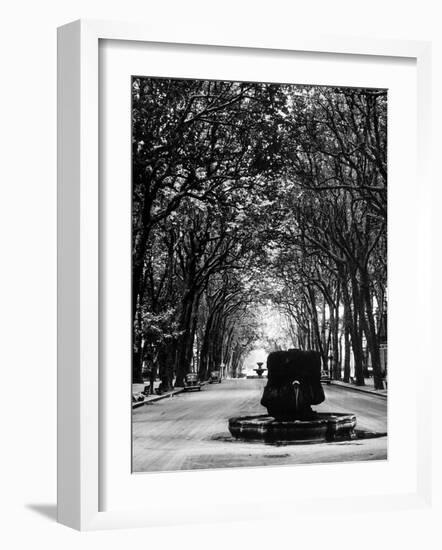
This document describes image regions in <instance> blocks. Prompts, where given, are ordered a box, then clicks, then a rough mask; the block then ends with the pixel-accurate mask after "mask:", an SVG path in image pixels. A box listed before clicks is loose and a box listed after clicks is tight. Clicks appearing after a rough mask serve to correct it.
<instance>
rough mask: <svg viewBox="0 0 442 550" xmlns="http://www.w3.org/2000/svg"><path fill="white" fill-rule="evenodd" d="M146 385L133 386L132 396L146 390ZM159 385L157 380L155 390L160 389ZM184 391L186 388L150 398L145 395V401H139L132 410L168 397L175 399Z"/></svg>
mask: <svg viewBox="0 0 442 550" xmlns="http://www.w3.org/2000/svg"><path fill="white" fill-rule="evenodd" d="M206 384H208V382H207V381H205V382H202V383H201V385H202V386H205V385H206ZM146 385H147V383H146V384H132V394H134V393H141V392H142V391H143V390H144V386H146ZM159 385H160V382H159V381H158V380H157V381H156V382H155V384H154V388H155V389H156V388H158V386H159ZM183 391H184V388H176V389H173V390H171V391H168V392H165V393H162V394H161V395H157V394H155V393H154V394H151V395H148V396H146V395H145V396H144V401H138V402H136V403H132V408H133V409H136V408H138V407H141V406H143V405H146V404H147V403H154V402H155V401H160V400H161V399H166V398H167V397H173V396H174V395H177V394H179V393H182V392H183Z"/></svg>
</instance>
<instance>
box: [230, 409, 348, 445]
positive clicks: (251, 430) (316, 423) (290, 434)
mask: <svg viewBox="0 0 442 550" xmlns="http://www.w3.org/2000/svg"><path fill="white" fill-rule="evenodd" d="M355 426H356V416H355V415H354V414H346V413H315V415H314V416H313V417H312V418H311V419H309V420H275V419H274V418H273V417H272V416H269V415H255V416H237V417H234V418H230V419H229V431H230V433H231V434H232V436H233V437H235V438H237V439H243V440H246V441H264V442H265V443H278V442H280V443H283V442H284V443H285V442H296V443H312V442H316V443H320V442H327V441H342V440H349V439H354V438H355V437H356V436H355V432H354V428H355Z"/></svg>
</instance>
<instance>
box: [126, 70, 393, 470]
mask: <svg viewBox="0 0 442 550" xmlns="http://www.w3.org/2000/svg"><path fill="white" fill-rule="evenodd" d="M131 94H132V106H131V130H132V323H133V326H132V471H133V472H160V471H176V470H195V469H216V468H237V467H264V466H281V465H294V464H316V463H330V462H350V461H371V460H385V459H387V441H388V437H387V434H388V430H387V392H388V364H387V311H388V308H387V303H388V289H387V258H388V256H387V115H388V109H387V107H388V90H386V89H376V88H349V87H331V86H326V85H324V86H318V85H305V84H285V83H265V82H264V83H262V82H233V81H232V82H231V81H214V80H184V79H170V78H156V77H149V76H133V77H132V80H131ZM128 116H129V113H128Z"/></svg>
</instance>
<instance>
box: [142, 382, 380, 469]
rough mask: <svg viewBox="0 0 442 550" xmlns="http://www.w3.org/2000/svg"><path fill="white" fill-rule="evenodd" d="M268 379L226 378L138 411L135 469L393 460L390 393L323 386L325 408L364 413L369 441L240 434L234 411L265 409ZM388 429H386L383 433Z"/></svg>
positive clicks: (360, 425)
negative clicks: (286, 440) (271, 439)
mask: <svg viewBox="0 0 442 550" xmlns="http://www.w3.org/2000/svg"><path fill="white" fill-rule="evenodd" d="M265 383H266V380H265V379H263V380H259V379H239V380H223V382H222V383H221V384H209V385H206V386H203V388H202V390H201V391H196V392H188V393H182V394H179V395H175V396H174V397H169V398H166V399H163V400H161V401H158V402H156V403H151V404H148V405H145V406H143V407H140V408H138V409H134V411H133V471H134V472H151V471H172V470H192V469H197V468H199V469H201V468H223V467H231V468H233V467H235V468H236V467H239V466H248V467H251V466H263V465H270V464H271V465H283V464H295V463H298V464H303V463H304V464H305V463H312V462H314V463H320V462H343V461H349V460H351V461H355V460H356V461H361V460H376V459H378V460H379V459H386V458H387V437H386V435H385V434H386V432H387V399H386V398H385V397H381V396H377V395H370V394H366V393H361V392H356V391H354V390H351V389H346V388H342V387H338V386H333V385H329V386H327V385H326V386H324V390H325V394H326V400H325V402H324V403H322V404H321V405H320V406H317V407H314V408H315V410H317V411H321V412H349V413H354V414H356V416H357V426H356V427H357V429H358V430H361V431H362V432H364V433H365V435H366V437H365V438H363V439H356V440H354V441H345V442H336V443H314V444H307V445H305V444H303V445H300V444H291V445H272V444H265V443H260V442H242V441H237V440H234V439H233V438H232V437H231V436H230V433H229V430H228V426H227V422H228V419H229V418H230V417H232V416H243V415H249V414H266V412H267V411H266V409H265V408H264V407H262V406H261V405H260V404H259V401H260V398H261V395H262V390H263V387H264V385H265ZM382 434H384V435H382Z"/></svg>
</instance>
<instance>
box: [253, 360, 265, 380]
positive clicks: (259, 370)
mask: <svg viewBox="0 0 442 550" xmlns="http://www.w3.org/2000/svg"><path fill="white" fill-rule="evenodd" d="M256 364H257V365H258V368H257V369H253V370H254V371H255V372H256V374H257V375H258V378H262V375H263V373H264V371H265V370H266V369H263V368H262V366H263V364H264V363H256Z"/></svg>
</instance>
